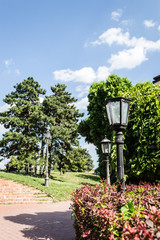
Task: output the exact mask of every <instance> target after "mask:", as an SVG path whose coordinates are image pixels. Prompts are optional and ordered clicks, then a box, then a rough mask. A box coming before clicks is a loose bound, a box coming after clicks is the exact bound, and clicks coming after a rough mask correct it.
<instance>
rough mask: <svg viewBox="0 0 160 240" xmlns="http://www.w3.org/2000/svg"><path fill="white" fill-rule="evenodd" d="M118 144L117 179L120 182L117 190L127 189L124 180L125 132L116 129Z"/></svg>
mask: <svg viewBox="0 0 160 240" xmlns="http://www.w3.org/2000/svg"><path fill="white" fill-rule="evenodd" d="M115 143H116V145H117V180H118V182H119V184H118V187H117V191H118V192H120V191H123V190H125V181H124V160H123V144H124V142H123V133H122V131H116V141H115Z"/></svg>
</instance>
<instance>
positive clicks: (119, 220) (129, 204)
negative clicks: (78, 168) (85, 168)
mask: <svg viewBox="0 0 160 240" xmlns="http://www.w3.org/2000/svg"><path fill="white" fill-rule="evenodd" d="M72 200H73V204H72V207H71V208H72V210H73V214H72V215H73V216H74V227H75V231H76V239H77V240H80V239H84V240H94V239H95V240H101V239H103V240H106V239H109V240H114V239H121V240H123V239H125V240H128V239H134V240H138V239H142V240H143V239H144V240H145V239H160V183H158V184H157V185H151V184H149V183H140V184H139V185H133V184H131V185H127V186H126V190H125V191H124V192H123V193H117V190H116V186H109V185H108V184H107V183H106V182H102V183H100V184H97V185H95V186H89V185H86V184H84V185H83V187H81V188H80V189H77V190H76V191H75V192H74V193H73V199H72Z"/></svg>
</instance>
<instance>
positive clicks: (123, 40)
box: [91, 28, 129, 46]
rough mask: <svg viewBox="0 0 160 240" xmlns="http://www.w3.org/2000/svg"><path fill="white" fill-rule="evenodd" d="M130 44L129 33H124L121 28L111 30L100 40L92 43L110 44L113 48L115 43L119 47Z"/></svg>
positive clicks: (100, 37)
mask: <svg viewBox="0 0 160 240" xmlns="http://www.w3.org/2000/svg"><path fill="white" fill-rule="evenodd" d="M128 42H129V33H128V32H126V33H123V32H122V29H121V28H110V29H108V30H107V31H105V32H104V33H103V34H102V35H100V36H99V38H98V40H96V41H94V42H92V43H91V44H92V45H102V44H108V45H109V46H111V45H112V44H113V43H117V44H119V45H124V44H125V45H126V44H127V43H128Z"/></svg>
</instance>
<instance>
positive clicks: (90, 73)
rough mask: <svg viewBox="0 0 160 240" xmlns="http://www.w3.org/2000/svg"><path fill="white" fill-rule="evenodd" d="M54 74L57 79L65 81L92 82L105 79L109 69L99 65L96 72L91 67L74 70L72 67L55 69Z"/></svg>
mask: <svg viewBox="0 0 160 240" xmlns="http://www.w3.org/2000/svg"><path fill="white" fill-rule="evenodd" d="M53 75H54V79H55V80H60V81H65V82H69V81H74V82H82V83H86V84H90V83H93V82H94V81H101V80H105V79H106V78H107V77H108V75H109V71H108V68H107V67H105V66H101V67H99V68H98V69H97V72H95V71H94V70H93V68H91V67H84V68H81V69H80V70H76V71H72V70H70V69H63V70H59V71H54V72H53Z"/></svg>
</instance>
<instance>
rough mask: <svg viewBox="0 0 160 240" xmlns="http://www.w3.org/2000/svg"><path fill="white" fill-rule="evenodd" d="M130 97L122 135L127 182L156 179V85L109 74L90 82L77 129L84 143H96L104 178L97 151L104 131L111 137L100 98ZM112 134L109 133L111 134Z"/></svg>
mask: <svg viewBox="0 0 160 240" xmlns="http://www.w3.org/2000/svg"><path fill="white" fill-rule="evenodd" d="M117 96H124V97H127V98H131V106H130V114H129V123H128V127H127V128H126V129H125V134H124V162H125V174H126V175H127V177H128V181H132V182H133V181H134V182H136V181H140V180H143V181H144V180H146V181H152V182H153V181H156V180H159V179H160V171H159V169H160V122H159V120H160V97H159V96H160V88H159V85H156V86H154V85H153V84H152V83H150V82H144V83H140V84H137V85H136V86H132V85H131V83H130V81H129V80H128V79H126V78H122V79H121V78H119V77H117V76H115V75H111V76H109V78H108V80H107V81H106V83H105V82H100V83H94V84H93V85H92V86H91V88H90V92H89V95H88V98H89V106H88V115H89V117H88V118H86V119H85V120H84V121H83V122H81V123H80V126H79V131H80V133H81V134H82V135H83V136H84V137H86V140H87V141H88V142H91V143H93V144H94V145H95V146H96V149H97V153H98V155H99V170H100V173H101V177H104V176H105V175H104V169H105V162H104V161H103V159H104V156H103V155H102V153H101V149H100V141H101V140H102V139H103V137H104V135H105V134H106V135H107V137H108V138H109V139H112V138H113V142H114V132H112V131H111V130H110V127H109V125H108V119H106V109H105V107H104V105H103V103H104V101H105V100H106V99H107V98H110V97H117ZM112 134H113V135H112ZM115 147H116V146H115V145H113V146H112V153H111V168H112V175H111V177H112V180H113V177H114V178H115V177H116V151H115Z"/></svg>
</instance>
